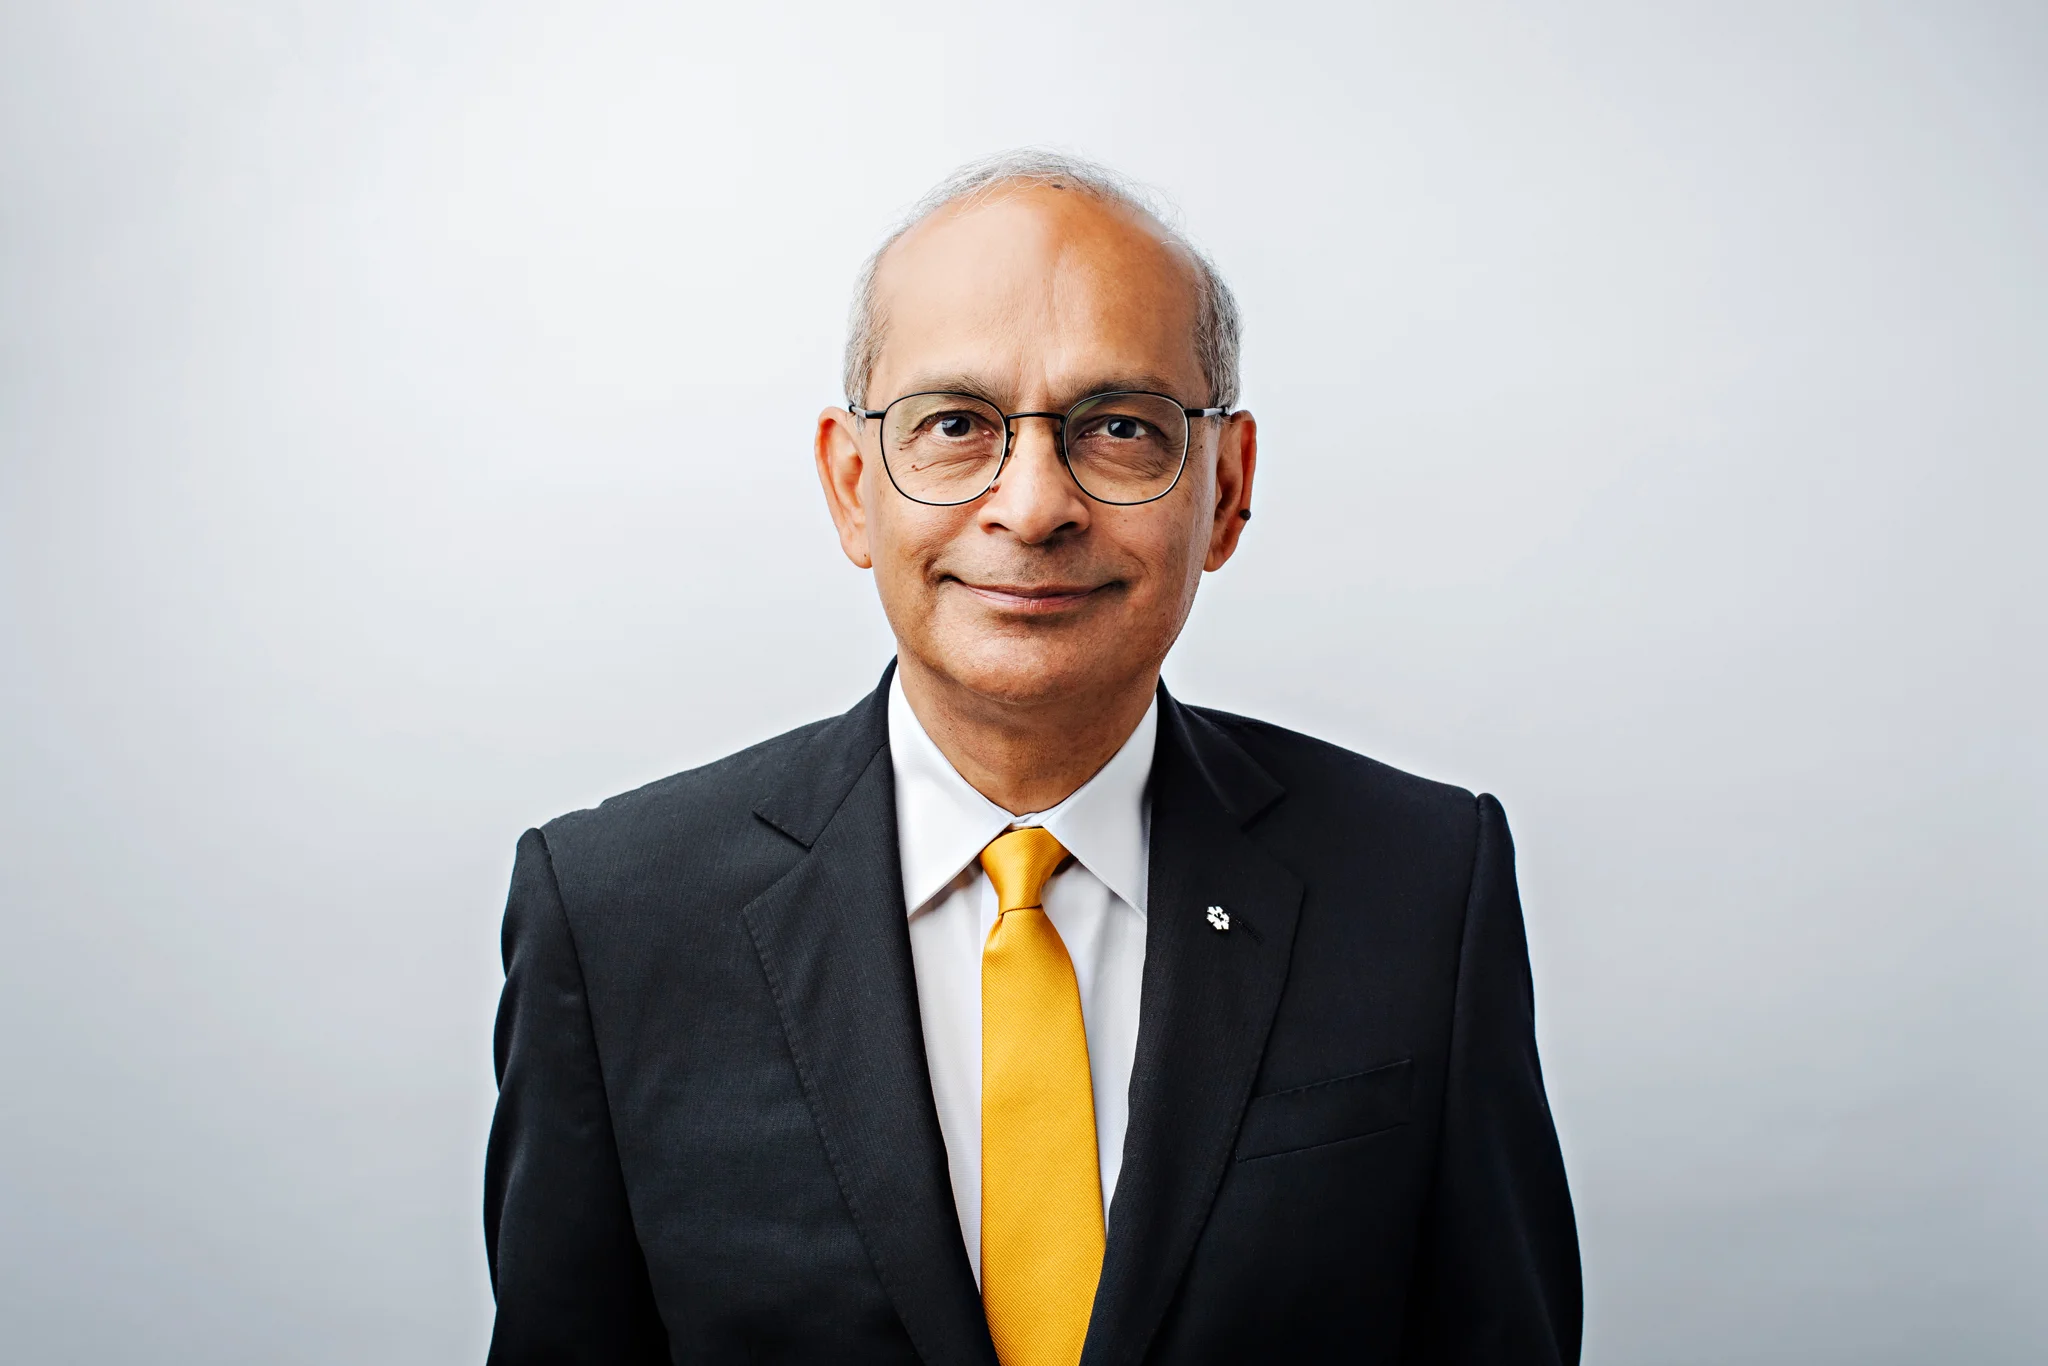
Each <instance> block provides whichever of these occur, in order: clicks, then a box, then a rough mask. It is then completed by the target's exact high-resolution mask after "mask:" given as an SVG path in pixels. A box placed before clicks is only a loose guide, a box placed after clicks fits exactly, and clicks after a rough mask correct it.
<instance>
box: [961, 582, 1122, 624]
mask: <svg viewBox="0 0 2048 1366" xmlns="http://www.w3.org/2000/svg"><path fill="white" fill-rule="evenodd" d="M953 582H954V583H957V584H959V585H960V586H961V587H962V588H964V589H966V590H967V591H968V592H970V593H972V594H973V595H974V596H975V597H977V598H979V599H980V600H981V601H982V602H984V603H987V604H988V605H989V606H990V607H993V608H995V609H996V610H997V611H1000V612H1009V613H1015V614H1019V615H1026V616H1049V615H1052V614H1053V613H1057V612H1064V611H1067V610H1069V609H1071V608H1074V607H1078V606H1080V605H1081V604H1082V603H1084V602H1086V601H1088V600H1089V599H1091V598H1093V597H1094V596H1095V595H1096V594H1098V593H1101V592H1102V591H1103V590H1104V589H1106V588H1109V587H1110V586H1111V585H1110V584H1107V583H1031V584H1012V583H969V582H967V580H965V579H957V578H956V579H954V580H953Z"/></svg>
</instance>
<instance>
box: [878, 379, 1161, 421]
mask: <svg viewBox="0 0 2048 1366" xmlns="http://www.w3.org/2000/svg"><path fill="white" fill-rule="evenodd" d="M996 388H997V386H995V385H992V384H990V383H988V382H987V381H986V380H984V379H981V378H979V377H977V376H975V375H970V374H966V373H960V372H956V373H954V374H949V375H918V376H915V377H913V378H912V379H910V380H908V381H906V382H905V384H904V388H903V392H902V393H900V394H897V395H896V396H895V397H896V398H902V397H904V396H906V395H909V394H968V395H971V396H972V397H974V398H978V399H981V400H983V401H985V402H988V403H992V404H994V405H995V406H996V407H998V408H1002V409H1003V410H1004V411H1005V412H1007V411H1009V409H1008V406H1007V405H1006V404H1005V403H1004V402H1003V401H1002V400H1001V399H1000V398H998V397H997V395H996ZM1125 393H1136V394H1161V395H1164V396H1165V397H1167V398H1172V399H1174V401H1175V402H1177V403H1185V402H1186V400H1184V399H1180V398H1177V397H1176V396H1175V395H1174V392H1173V385H1172V384H1171V382H1170V381H1168V380H1165V379H1162V378H1161V377H1160V376H1158V375H1151V374H1142V373H1141V374H1121V375H1106V376H1102V377H1099V378H1097V379H1094V380H1091V381H1089V382H1088V383H1085V384H1082V385H1078V386H1076V387H1075V388H1074V389H1073V390H1072V391H1071V392H1070V393H1068V394H1067V395H1066V396H1065V398H1064V399H1063V400H1062V399H1055V400H1054V402H1053V407H1055V408H1059V409H1062V410H1064V409H1067V408H1071V407H1073V406H1074V405H1075V404H1076V403H1079V402H1081V401H1082V400H1083V399H1089V398H1094V397H1096V396H1097V395H1099V394H1125Z"/></svg>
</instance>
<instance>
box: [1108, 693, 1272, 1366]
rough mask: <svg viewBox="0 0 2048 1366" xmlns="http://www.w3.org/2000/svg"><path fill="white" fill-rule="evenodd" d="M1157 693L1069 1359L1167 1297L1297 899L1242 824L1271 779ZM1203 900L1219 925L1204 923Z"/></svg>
mask: <svg viewBox="0 0 2048 1366" xmlns="http://www.w3.org/2000/svg"><path fill="white" fill-rule="evenodd" d="M1160 700H1161V707H1160V737H1159V738H1160V746H1159V752H1158V757H1157V758H1156V759H1155V760H1154V764H1153V777H1152V854H1151V864H1152V868H1151V891H1150V894H1149V897H1148V902H1149V904H1148V906H1147V908H1146V930H1145V981H1144V987H1143V994H1142V996H1141V1004H1140V1016H1139V1023H1138V1047H1137V1057H1136V1060H1135V1063H1134V1065H1133V1068H1132V1071H1131V1122H1130V1129H1129V1132H1128V1135H1127V1137H1126V1140H1125V1143H1124V1165H1123V1171H1122V1174H1121V1175H1120V1176H1119V1177H1118V1179H1117V1189H1116V1195H1115V1197H1114V1200H1113V1202H1112V1204H1111V1207H1110V1211H1109V1230H1108V1233H1109V1241H1108V1249H1107V1252H1106V1253H1105V1256H1104V1258H1103V1266H1102V1280H1101V1283H1100V1285H1099V1287H1098V1289H1097V1291H1096V1297H1095V1311H1094V1315H1093V1317H1092V1319H1091V1320H1090V1322H1089V1328H1088V1342H1087V1346H1086V1347H1085V1349H1084V1350H1083V1351H1082V1354H1081V1361H1082V1363H1083V1366H1112V1363H1130V1362H1136V1361H1138V1360H1140V1359H1141V1358H1142V1357H1143V1355H1144V1353H1145V1350H1146V1348H1147V1346H1148V1345H1149V1344H1150V1343H1151V1340H1152V1336H1153V1334H1154V1333H1155V1332H1156V1331H1157V1329H1158V1326H1159V1321H1160V1319H1161V1317H1162V1316H1163V1315H1164V1313H1165V1311H1166V1307H1167V1305H1168V1303H1169V1302H1170V1301H1171V1300H1172V1298H1173V1294H1174V1291H1175V1289H1176V1287H1177V1286H1178V1285H1179V1283H1180V1278H1181V1275H1182V1273H1183V1271H1184V1270H1185V1268H1186V1266H1187V1262H1188V1257H1189V1256H1190V1254H1191V1253H1192V1252H1193V1251H1194V1246H1195V1242H1196V1240H1197V1239H1198V1238H1199V1237H1200V1236H1201V1232H1202V1228H1203V1226H1204V1225H1205V1224H1206V1223H1207V1222H1208V1218H1209V1210H1210V1208H1211V1206H1212V1205H1213V1204H1214V1203H1215V1199H1216V1192H1217V1189H1218V1187H1219V1186H1220V1185H1221V1183H1222V1179H1223V1173H1224V1170H1225V1169H1226V1168H1227V1167H1228V1165H1229V1162H1230V1156H1231V1148H1232V1144H1233V1141H1234V1139H1235V1137H1236V1133H1237V1127H1238V1122H1239V1120H1240V1119H1241V1118H1242V1116H1243V1113H1244V1107H1245V1103H1246V1101H1247V1100H1248V1099H1249V1097H1250V1095H1251V1087H1252V1082H1253V1079H1254V1078H1255V1077H1256V1075H1257V1073H1258V1068H1259V1060H1260V1058H1261V1057H1262V1056H1263V1054H1264V1052H1265V1047H1266V1036H1267V1033H1268V1031H1269V1030H1270V1029H1271V1027H1272V1023H1273V1014H1274V1011H1275V1010H1276V1009H1277V1008H1278V1006H1279V1003H1280V993H1281V989H1282V988H1283V986H1284V985H1285V983H1286V980H1287V965H1288V960H1289V957H1290V955H1291V954H1292V952H1293V947H1294V926H1295V920H1296V918H1297V916H1298V914H1299V912H1300V908H1301V896H1302V885H1301V880H1300V879H1299V878H1297V877H1296V876H1295V875H1294V874H1293V873H1292V872H1291V871H1289V870H1288V869H1287V868H1286V867H1284V866H1283V865H1281V864H1280V863H1279V862H1278V861H1277V860H1275V859H1274V858H1273V857H1272V856H1271V855H1269V854H1267V853H1266V852H1265V851H1264V850H1263V849H1261V848H1260V847H1259V846H1258V845H1257V844H1255V843H1254V842H1253V841H1252V840H1251V839H1250V838H1249V837H1248V836H1247V835H1246V834H1245V832H1244V829H1243V825H1244V823H1245V822H1247V821H1249V820H1251V819H1252V818H1253V817H1255V816H1256V815H1258V814H1259V813H1260V812H1261V811H1263V810H1264V809H1265V808H1266V807H1268V806H1270V805H1271V804H1272V803H1273V802H1274V801H1276V800H1278V799H1279V798H1280V796H1281V793H1282V789H1281V787H1280V785H1279V784H1278V783H1277V782H1276V781H1275V780H1274V779H1273V778H1272V776H1271V775H1270V774H1268V773H1267V772H1266V771H1265V770H1264V769H1263V768H1260V767H1259V765H1258V764H1257V763H1256V762H1255V761H1254V760H1252V758H1251V757H1250V756H1249V755H1247V754H1245V753H1244V751H1243V750H1242V749H1241V748H1239V747H1238V746H1237V745H1236V743H1235V742H1234V741H1232V740H1230V739H1229V737H1228V736H1227V735H1225V734H1224V733H1223V732H1222V730H1221V729H1220V728H1218V727H1217V726H1216V725H1215V724H1214V723H1213V722H1210V721H1208V720H1206V719H1204V718H1203V717H1201V716H1200V715H1199V714H1197V713H1193V712H1190V711H1189V710H1188V709H1187V708H1185V707H1182V706H1180V705H1179V704H1178V703H1176V702H1175V701H1174V700H1173V699H1172V698H1171V697H1169V696H1166V695H1165V693H1164V692H1163V691H1162V693H1161V699H1160ZM1212 905H1216V906H1221V907H1223V908H1224V909H1225V910H1226V911H1228V913H1229V916H1230V928H1229V929H1228V930H1218V929H1216V928H1214V927H1213V926H1212V925H1211V923H1210V922H1209V920H1208V917H1207V915H1206V911H1207V908H1208V907H1210V906H1212ZM1240 928H1242V930H1243V932H1240Z"/></svg>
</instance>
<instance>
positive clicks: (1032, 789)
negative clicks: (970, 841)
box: [896, 653, 1159, 816]
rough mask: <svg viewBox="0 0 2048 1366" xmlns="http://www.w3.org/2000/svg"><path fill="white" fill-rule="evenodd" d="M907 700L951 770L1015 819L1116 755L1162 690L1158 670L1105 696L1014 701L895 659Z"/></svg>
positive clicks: (1044, 805) (1051, 801)
mask: <svg viewBox="0 0 2048 1366" xmlns="http://www.w3.org/2000/svg"><path fill="white" fill-rule="evenodd" d="M896 667H897V671H898V674H899V676H900V677H901V678H902V680H903V695H904V697H905V698H906V699H908V700H909V702H910V709H911V711H913V712H915V713H916V714H917V719H918V723H919V724H920V725H922V726H923V727H924V729H925V734H927V735H929V736H931V738H932V743H933V744H935V745H937V746H938V747H939V752H940V753H941V754H944V755H945V756H946V758H947V760H948V761H949V762H951V764H952V765H953V767H954V769H955V770H956V771H958V773H959V774H960V776H961V777H963V778H965V779H966V780H967V782H968V784H969V785H970V786H971V787H973V788H974V790H975V791H977V792H979V793H980V794H981V795H982V796H984V797H986V798H988V799H989V800H990V801H992V802H994V803H995V804H996V805H997V806H1000V807H1001V808H1002V809H1003V810H1005V811H1007V812H1009V813H1010V814H1011V815H1013V816H1021V815H1025V814H1027V813H1030V812H1037V811H1046V810H1049V809H1051V808H1052V807H1055V806H1058V805H1059V804H1060V803H1061V802H1063V801H1065V800H1066V799H1067V798H1068V797H1070V796H1072V795H1073V794H1074V792H1075V790H1076V789H1078V788H1079V787H1080V786H1081V784H1083V783H1085V782H1087V781H1088V780H1089V779H1090V778H1092V777H1094V776H1095V775H1096V774H1097V773H1098V772H1100V771H1101V769H1102V766H1103V765H1104V764H1106V763H1108V762H1109V761H1110V760H1111V759H1113V758H1115V757H1116V752H1117V751H1118V750H1120V749H1122V748H1123V746H1124V741H1126V740H1128V739H1130V738H1131V732H1132V731H1134V730H1136V729H1137V728H1138V722H1140V721H1142V720H1144V719H1145V709H1146V708H1147V707H1149V706H1151V705H1152V696H1153V694H1154V692H1156V691H1157V690H1158V687H1159V670H1158V669H1157V668H1156V667H1155V668H1153V669H1151V670H1149V671H1148V672H1147V673H1146V674H1144V675H1143V676H1142V677H1139V678H1134V679H1131V680H1129V681H1128V682H1125V683H1119V684H1117V685H1116V686H1114V687H1112V688H1109V689H1106V690H1103V691H1099V692H1098V691H1090V692H1088V693H1086V694H1084V695H1080V696H1075V697H1062V698H1060V699H1058V700H1057V701H1053V702H1032V703H1015V702H1005V701H999V700H994V699H991V698H988V697H985V696H983V695H981V694H979V693H975V692H971V691H969V690H968V689H966V688H964V687H962V686H960V684H958V683H957V682H955V681H953V680H952V679H949V678H946V677H945V676H943V675H941V674H938V673H936V672H934V671H933V670H931V669H929V668H926V667H925V666H924V665H922V664H921V663H919V662H918V661H916V660H914V659H912V658H911V657H910V656H909V655H908V654H907V653H903V654H899V655H898V656H897V666H896Z"/></svg>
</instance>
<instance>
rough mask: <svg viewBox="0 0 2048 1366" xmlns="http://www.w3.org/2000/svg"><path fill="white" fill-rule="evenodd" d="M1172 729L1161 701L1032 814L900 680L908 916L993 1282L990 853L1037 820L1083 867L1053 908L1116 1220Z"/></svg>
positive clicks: (950, 1135) (1052, 887) (961, 1179)
mask: <svg viewBox="0 0 2048 1366" xmlns="http://www.w3.org/2000/svg"><path fill="white" fill-rule="evenodd" d="M1158 735H1159V703H1158V700H1157V699H1156V698H1155V699H1154V701H1153V703H1152V705H1151V706H1150V707H1149V708H1147V709H1146V712H1145V718H1144V719H1143V720H1142V721H1140V722H1138V728H1137V729H1136V730H1134V731H1132V732H1131V737H1130V739H1128V740H1126V741H1124V746H1123V748H1122V749H1120V750H1118V751H1117V752H1116V755H1115V757H1113V758H1112V759H1110V761H1109V762H1108V763H1107V764H1105V765H1103V767H1102V769H1101V771H1099V772H1098V773H1096V775H1095V776H1094V777H1093V778H1090V779H1089V780H1088V781H1087V782H1086V783H1083V784H1082V785H1081V787H1080V788H1079V789H1078V790H1076V791H1075V792H1074V793H1073V795H1072V796H1070V797H1068V798H1067V799H1066V800H1065V801H1063V802H1061V803H1060V804H1059V805H1058V806H1055V807H1053V808H1052V809H1051V810H1050V811H1043V812H1037V813H1034V814H1031V815H1025V816H1012V815H1011V814H1010V813H1009V812H1007V811H1005V810H1003V809H1002V808H1001V807H999V806H997V805H996V804H995V803H994V802H991V801H990V800H989V799H988V798H986V797H984V796H982V795H981V794H980V793H979V792H977V791H975V790H974V788H973V787H972V786H971V785H970V784H969V783H968V781H967V780H966V779H965V778H962V777H961V776H960V774H959V772H958V771H957V770H956V769H955V768H954V767H953V765H952V763H951V761H949V760H948V759H947V758H946V756H945V755H944V754H943V753H941V752H940V750H939V747H938V746H937V745H936V744H934V743H933V742H932V738H931V737H930V736H929V735H927V734H926V733H925V729H924V726H923V725H922V724H921V723H920V722H919V721H918V719H917V714H916V713H915V712H913V711H912V710H911V709H910V701H909V699H908V698H906V697H905V696H904V695H903V682H902V679H901V677H900V675H899V676H898V677H897V678H895V679H894V680H892V681H891V683H890V685H889V756H890V760H891V762H892V764H893V765H894V768H895V772H896V839H897V844H898V852H899V853H900V855H901V857H902V860H903V900H904V903H905V906H904V909H905V910H906V912H907V913H908V914H909V916H910V956H911V959H912V961H913V963H914V964H915V966H916V970H917V1005H918V1012H919V1014H920V1015H921V1016H922V1017H923V1021H924V1054H925V1061H926V1063H927V1064H928V1065H929V1067H930V1069H931V1076H932V1099H933V1100H934V1101H935V1102H937V1105H938V1112H939V1132H940V1133H941V1134H942V1135H943V1136H944V1138H945V1140H946V1161H947V1165H948V1166H949V1167H950V1168H951V1170H952V1177H953V1203H954V1205H955V1207H957V1209H958V1210H959V1213H960V1235H961V1237H962V1238H963V1239H964V1240H965V1242H966V1244H967V1259H968V1261H969V1263H970V1264H971V1265H972V1266H973V1267H974V1276H975V1280H976V1281H977V1282H979V1281H980V1279H981V950H982V945H983V944H984V943H985V942H986V941H987V939H988V935H989V931H990V930H991V929H993V928H994V927H995V923H996V912H997V910H998V907H997V905H996V891H995V888H994V887H993V886H992V885H990V883H989V880H988V874H986V873H984V872H982V870H981V862H980V856H981V851H982V849H983V848H985V847H986V846H987V844H988V842H989V841H990V840H992V839H994V838H995V837H996V836H998V835H1000V834H1002V833H1003V831H1005V830H1008V829H1010V828H1011V827H1012V826H1026V825H1038V826H1043V827H1044V828H1045V829H1046V830H1048V831H1050V832H1051V833H1052V835H1053V838H1055V839H1057V840H1058V841H1059V842H1060V843H1061V844H1062V845H1064V846H1065V847H1066V850H1067V852H1068V853H1069V854H1072V855H1073V860H1072V861H1071V862H1069V863H1068V864H1067V865H1066V866H1065V867H1064V868H1062V869H1061V870H1060V871H1059V872H1057V873H1055V874H1053V876H1052V880H1051V881H1049V882H1047V883H1046V884H1045V913H1046V916H1047V917H1048V918H1049V919H1050V920H1051V921H1052V923H1053V927H1054V928H1055V929H1057V930H1058V931H1059V932H1060V939H1061V940H1062V941H1064V942H1065V944H1066V946H1067V956H1068V957H1069V958H1071V959H1073V960H1074V978H1075V981H1076V983H1077V984H1078V985H1079V987H1080V991H1081V1021H1082V1025H1083V1027H1084V1028H1085V1029H1086V1031H1087V1034H1088V1073H1089V1079H1090V1081H1091V1082H1092V1084H1093V1087H1094V1091H1095V1147H1096V1152H1097V1155H1098V1157H1099V1159H1100V1162H1101V1169H1102V1207H1103V1212H1104V1214H1105V1216H1106V1215H1107V1214H1108V1211H1109V1205H1110V1197H1111V1196H1112V1195H1113V1194H1114V1193H1115V1191H1116V1178H1117V1173H1118V1172H1119V1171H1120V1170H1121V1169H1122V1167H1123V1161H1124V1128H1125V1126H1126V1125H1127V1124H1128V1122H1129V1120H1130V1089H1131V1061H1132V1058H1133V1057H1134V1056H1135V1055H1136V1052H1137V1047H1138V994H1139V990H1140V988H1141V986H1142V984H1143V982H1144V978H1145V883H1146V877H1147V871H1148V868H1149V864H1148V857H1149V854H1150V846H1151V829H1150V827H1151V809H1150V803H1149V801H1148V799H1147V795H1146V785H1147V783H1148V781H1149V780H1150V778H1151V776H1152V751H1153V748H1154V746H1155V744H1156V743H1157V741H1158Z"/></svg>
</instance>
